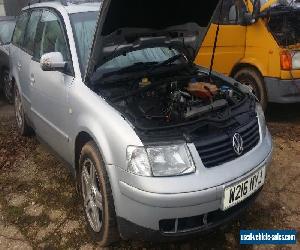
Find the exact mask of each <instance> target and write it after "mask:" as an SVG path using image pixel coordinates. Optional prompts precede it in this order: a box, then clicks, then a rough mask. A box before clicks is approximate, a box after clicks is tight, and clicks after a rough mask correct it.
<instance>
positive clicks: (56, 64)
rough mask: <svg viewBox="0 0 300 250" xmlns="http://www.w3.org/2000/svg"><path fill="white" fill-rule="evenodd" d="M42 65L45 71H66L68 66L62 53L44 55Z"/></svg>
mask: <svg viewBox="0 0 300 250" xmlns="http://www.w3.org/2000/svg"><path fill="white" fill-rule="evenodd" d="M40 64H41V68H42V70H43V71H64V70H65V69H66V66H67V62H65V61H64V58H63V55H62V54H61V53H60V52H51V53H47V54H44V55H43V56H42V57H41V60H40Z"/></svg>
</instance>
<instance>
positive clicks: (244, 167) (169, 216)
mask: <svg viewBox="0 0 300 250" xmlns="http://www.w3.org/2000/svg"><path fill="white" fill-rule="evenodd" d="M191 153H192V154H193V152H191ZM271 156H272V141H271V136H270V134H269V132H268V133H267V136H266V137H265V138H264V139H263V140H261V142H260V143H259V144H258V145H257V147H256V148H254V149H253V150H252V151H251V152H249V153H247V154H246V155H244V156H243V157H240V158H239V159H237V160H234V161H232V162H229V163H226V164H224V165H222V166H219V167H214V168H211V169H206V168H205V167H204V166H203V164H202V167H201V162H197V158H196V155H194V156H193V158H194V160H195V159H196V160H195V161H196V165H197V166H199V170H197V173H195V174H193V175H188V176H182V177H172V178H147V177H136V176H133V175H131V174H129V173H127V172H126V171H124V170H122V169H121V168H118V167H116V166H110V167H109V168H108V169H109V171H108V172H109V175H110V182H111V185H112V191H113V196H114V201H115V209H116V215H117V217H118V225H119V230H120V234H121V236H122V237H123V238H124V239H131V238H133V239H134V238H135V239H136V238H137V237H139V238H141V237H142V238H144V239H146V240H153V239H152V237H151V238H149V237H145V235H148V236H150V235H152V236H154V239H159V238H164V239H169V238H174V236H176V237H180V236H186V235H190V234H194V233H199V232H203V231H208V230H211V229H213V228H215V227H217V226H220V225H222V224H224V223H226V222H228V221H229V220H231V219H233V218H234V217H236V216H237V215H238V214H239V213H240V212H241V211H243V210H244V209H245V208H246V207H247V206H248V205H249V204H250V203H251V201H253V200H254V199H255V197H256V196H257V193H258V192H256V194H254V195H252V196H251V197H249V198H248V199H247V200H245V201H244V202H242V203H241V204H239V205H237V206H235V207H233V208H232V209H229V210H228V211H225V212H223V211H221V205H222V198H223V192H224V188H225V187H227V186H230V185H233V184H234V183H236V182H239V181H242V180H244V179H246V178H247V177H248V176H250V175H252V174H253V173H254V172H256V171H257V170H258V169H260V168H261V167H262V166H267V165H269V163H270V161H271ZM198 157H199V155H198ZM193 190H199V191H193ZM174 219H175V220H177V221H178V223H181V224H185V225H187V227H186V228H183V230H181V231H176V232H175V233H168V230H167V229H168V223H169V222H170V223H172V220H174ZM194 221H196V222H197V221H198V222H199V223H200V224H199V223H198V224H193V223H194ZM202 222H203V224H201V223H202ZM176 223H177V222H176ZM189 225H190V227H189ZM159 236H160V237H159Z"/></svg>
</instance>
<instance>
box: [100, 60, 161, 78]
mask: <svg viewBox="0 0 300 250" xmlns="http://www.w3.org/2000/svg"><path fill="white" fill-rule="evenodd" d="M156 64H158V63H157V62H138V63H134V64H132V65H130V66H128V67H125V68H122V69H120V70H116V71H113V72H109V73H106V74H105V73H104V74H103V77H107V76H110V75H115V74H125V73H130V72H134V71H139V70H145V69H148V68H149V67H152V66H153V65H156Z"/></svg>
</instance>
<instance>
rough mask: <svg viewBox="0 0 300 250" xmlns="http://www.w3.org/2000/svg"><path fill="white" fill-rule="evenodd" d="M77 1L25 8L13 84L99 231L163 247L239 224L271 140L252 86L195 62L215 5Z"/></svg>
mask: <svg viewBox="0 0 300 250" xmlns="http://www.w3.org/2000/svg"><path fill="white" fill-rule="evenodd" d="M77 2H78V3H75V2H74V1H73V3H67V2H66V1H63V3H60V2H53V1H52V2H42V3H38V4H34V5H31V6H29V7H27V8H25V9H24V10H23V11H22V13H21V15H20V16H19V17H18V21H17V25H16V29H15V32H14V35H13V45H12V47H11V78H12V81H13V82H14V84H15V110H16V120H17V124H18V128H19V131H20V133H21V134H22V135H28V134H29V133H30V132H32V131H34V132H35V133H36V135H37V136H38V137H39V138H40V139H41V141H43V142H45V143H46V144H48V145H49V146H50V147H51V148H52V149H54V150H55V151H56V152H57V153H58V154H59V155H60V156H61V158H62V159H63V160H64V161H65V162H66V163H68V164H69V165H70V166H71V169H72V170H73V173H74V175H75V177H76V178H77V181H78V188H79V191H80V194H81V198H82V206H83V208H84V213H85V216H86V219H87V224H88V228H89V229H90V231H91V234H92V235H93V236H94V237H95V238H96V239H97V240H98V241H99V244H100V245H102V246H104V245H109V244H110V243H112V242H114V241H115V240H117V239H118V238H119V236H121V237H122V238H124V239H130V238H143V239H146V240H153V239H162V240H165V239H173V238H175V237H181V236H186V235H191V234H195V233H199V232H203V231H208V230H213V229H214V228H216V227H218V226H220V225H222V224H224V223H227V222H228V221H229V220H230V219H232V218H234V217H236V216H237V215H238V214H239V213H240V212H241V211H243V209H244V208H246V207H247V206H248V205H249V204H250V203H251V202H252V201H253V200H254V199H255V198H256V196H257V194H258V193H259V191H260V190H261V189H262V187H263V185H264V182H265V176H266V171H267V166H268V163H269V161H270V159H271V152H272V142H271V136H270V134H269V131H268V129H267V127H266V124H265V118H264V114H263V111H262V109H261V106H260V105H259V104H258V102H257V99H256V98H255V96H253V94H252V93H251V90H250V89H249V88H248V87H246V86H244V85H241V84H240V83H238V82H236V81H234V80H233V79H231V78H228V77H225V76H223V75H220V74H217V73H215V72H210V71H209V70H207V69H205V68H201V67H198V66H196V65H195V64H194V63H193V61H194V56H195V55H197V51H198V48H199V46H200V44H201V43H202V39H203V37H204V35H205V34H206V27H207V26H208V25H209V23H210V19H211V16H212V15H213V12H214V10H215V8H216V5H217V3H218V1H209V2H206V4H205V5H203V4H201V5H200V6H199V1H197V0H193V1H189V3H188V4H187V3H186V2H184V1H174V0H165V1H159V0H152V1H139V0H131V1H129V0H122V1H121V0H111V1H110V0H104V1H102V2H101V3H82V1H77ZM99 10H100V14H99ZM209 54H210V53H209Z"/></svg>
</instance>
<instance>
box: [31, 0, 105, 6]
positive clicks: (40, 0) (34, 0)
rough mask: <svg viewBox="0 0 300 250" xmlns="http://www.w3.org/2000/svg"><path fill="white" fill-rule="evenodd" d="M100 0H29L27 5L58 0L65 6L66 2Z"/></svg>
mask: <svg viewBox="0 0 300 250" xmlns="http://www.w3.org/2000/svg"><path fill="white" fill-rule="evenodd" d="M101 1H102V0H29V3H28V5H32V4H35V3H43V2H60V3H61V4H62V5H65V6H67V5H68V4H80V3H97V2H101Z"/></svg>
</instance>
